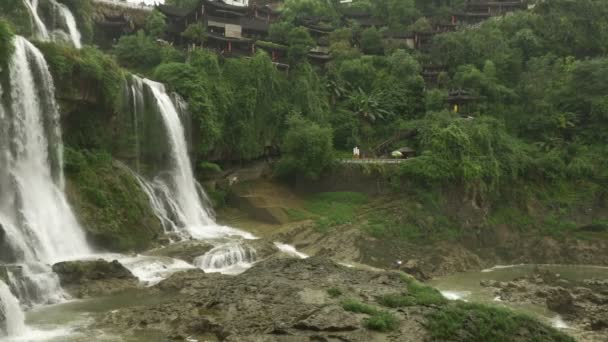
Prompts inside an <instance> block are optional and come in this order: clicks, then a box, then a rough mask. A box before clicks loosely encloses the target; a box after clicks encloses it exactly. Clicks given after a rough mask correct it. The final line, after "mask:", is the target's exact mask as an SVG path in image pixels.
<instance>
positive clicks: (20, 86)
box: [0, 37, 90, 262]
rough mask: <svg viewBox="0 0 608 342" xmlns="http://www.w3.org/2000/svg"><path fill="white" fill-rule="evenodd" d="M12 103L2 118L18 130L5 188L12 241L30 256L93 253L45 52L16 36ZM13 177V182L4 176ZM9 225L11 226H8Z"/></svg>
mask: <svg viewBox="0 0 608 342" xmlns="http://www.w3.org/2000/svg"><path fill="white" fill-rule="evenodd" d="M9 78H10V88H11V107H10V109H9V115H6V119H4V120H3V121H2V124H3V125H7V127H9V131H11V132H12V136H11V142H10V147H9V146H4V147H2V150H4V151H6V150H10V151H11V153H10V155H9V158H8V163H7V167H8V172H9V175H10V177H11V179H10V183H12V184H13V186H12V187H9V188H8V189H6V191H3V192H2V193H1V194H0V197H1V198H2V199H3V200H2V201H0V202H1V203H3V204H5V206H4V207H3V208H2V210H1V211H0V217H3V218H4V220H8V222H6V223H7V227H8V232H7V233H8V234H7V236H8V237H9V241H10V242H13V243H14V246H13V247H15V248H17V249H18V250H20V252H22V253H23V254H24V258H25V260H38V261H43V262H54V261H58V260H64V259H67V258H73V257H75V256H78V255H83V254H88V253H89V252H90V251H89V248H88V246H87V243H86V241H85V236H84V233H83V231H82V229H81V228H80V226H79V224H78V222H77V220H76V218H75V216H74V214H73V213H72V210H71V208H70V206H69V204H68V202H67V200H66V198H65V195H64V193H63V183H64V180H63V168H62V157H63V156H62V154H63V152H62V145H61V128H60V122H59V111H58V109H57V105H56V103H55V92H54V85H53V80H52V77H51V74H50V72H49V70H48V66H47V64H46V61H45V60H44V56H43V55H42V53H41V52H40V51H39V50H38V49H36V47H34V46H33V45H32V44H31V43H30V42H28V41H27V40H26V39H24V38H22V37H15V51H14V55H13V57H12V60H11V61H10V63H9ZM4 183H7V182H4ZM7 227H5V228H7Z"/></svg>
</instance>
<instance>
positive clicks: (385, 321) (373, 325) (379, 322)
mask: <svg viewBox="0 0 608 342" xmlns="http://www.w3.org/2000/svg"><path fill="white" fill-rule="evenodd" d="M398 325H399V321H397V318H396V317H395V316H394V315H393V314H392V313H390V312H386V311H382V312H377V313H376V314H374V315H372V316H371V317H370V318H367V319H365V327H366V328H368V329H370V330H376V331H383V332H386V331H392V330H395V329H396V328H397V326H398Z"/></svg>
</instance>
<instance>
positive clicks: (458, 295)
mask: <svg viewBox="0 0 608 342" xmlns="http://www.w3.org/2000/svg"><path fill="white" fill-rule="evenodd" d="M537 267H541V268H542V269H543V270H548V271H551V272H552V273H555V274H559V275H560V277H561V278H562V279H565V280H570V281H576V280H578V281H580V280H583V279H593V278H597V279H608V268H607V267H598V266H583V265H510V266H496V267H493V268H490V269H486V270H483V271H474V272H465V273H459V274H454V275H450V276H446V277H439V278H436V279H433V280H432V281H430V282H429V285H432V286H434V287H436V288H437V289H439V290H440V291H441V293H442V294H443V295H444V296H445V297H446V298H448V299H450V300H464V301H470V302H476V303H485V304H490V305H499V306H506V307H509V308H512V309H515V310H519V311H523V312H525V313H528V314H532V315H534V316H536V317H538V318H540V319H541V320H543V321H544V322H545V323H547V324H550V325H552V326H553V327H555V328H558V329H567V330H568V331H571V330H576V329H575V327H572V326H571V325H570V324H569V322H567V321H565V320H564V319H563V318H562V317H561V316H559V315H557V314H556V313H554V312H552V311H550V310H548V309H547V308H546V307H544V306H540V305H534V304H515V303H509V302H503V301H502V300H501V299H500V298H499V297H496V296H495V294H494V292H493V290H492V289H491V288H487V287H483V286H481V285H480V282H481V281H484V280H486V281H487V280H493V281H501V282H508V281H512V280H514V279H516V278H521V277H526V276H531V275H533V274H534V273H535V269H536V268H537ZM574 333H576V331H574Z"/></svg>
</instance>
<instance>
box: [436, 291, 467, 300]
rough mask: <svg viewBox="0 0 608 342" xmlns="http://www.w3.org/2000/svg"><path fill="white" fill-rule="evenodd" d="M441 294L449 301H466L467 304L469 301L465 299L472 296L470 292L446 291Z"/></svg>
mask: <svg viewBox="0 0 608 342" xmlns="http://www.w3.org/2000/svg"><path fill="white" fill-rule="evenodd" d="M440 292H441V295H442V296H444V297H445V298H446V299H447V300H464V301H465V302H466V301H467V300H466V299H465V298H467V297H469V296H470V295H471V292H470V291H450V290H446V291H440Z"/></svg>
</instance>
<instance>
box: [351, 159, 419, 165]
mask: <svg viewBox="0 0 608 342" xmlns="http://www.w3.org/2000/svg"><path fill="white" fill-rule="evenodd" d="M412 159H414V158H408V159H387V158H382V159H380V158H377V159H376V158H363V159H340V160H339V161H340V163H342V164H402V163H405V162H408V161H410V160H412Z"/></svg>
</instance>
